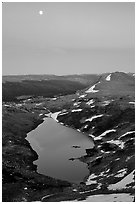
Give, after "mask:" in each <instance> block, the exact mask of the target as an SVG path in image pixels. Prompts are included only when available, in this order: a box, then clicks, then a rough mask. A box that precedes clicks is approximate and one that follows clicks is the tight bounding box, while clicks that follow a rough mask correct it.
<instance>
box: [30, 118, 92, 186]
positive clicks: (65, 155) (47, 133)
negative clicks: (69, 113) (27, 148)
mask: <svg viewBox="0 0 137 204" xmlns="http://www.w3.org/2000/svg"><path fill="white" fill-rule="evenodd" d="M27 140H28V141H29V142H30V144H31V146H32V148H33V149H34V150H35V151H36V152H37V154H38V155H39V158H38V160H37V161H35V162H34V163H35V164H36V165H37V166H38V168H37V169H38V172H39V173H41V174H45V175H47V176H51V177H54V178H58V179H62V180H67V181H70V182H76V183H79V182H80V181H82V180H83V179H84V177H85V176H87V175H88V173H89V172H88V169H87V165H86V164H85V163H83V162H80V161H79V160H69V159H70V158H77V157H80V156H82V155H85V153H86V152H85V149H88V148H92V147H93V142H92V140H91V139H90V138H89V137H87V136H86V135H84V134H82V133H80V132H77V131H75V130H73V129H71V128H68V127H65V126H62V125H60V124H59V123H57V122H56V121H55V120H53V119H52V118H46V119H45V121H44V122H43V123H42V124H41V125H39V126H38V127H37V128H36V129H35V130H33V131H31V132H30V133H28V136H27ZM74 145H76V146H80V148H74V147H73V146H74Z"/></svg>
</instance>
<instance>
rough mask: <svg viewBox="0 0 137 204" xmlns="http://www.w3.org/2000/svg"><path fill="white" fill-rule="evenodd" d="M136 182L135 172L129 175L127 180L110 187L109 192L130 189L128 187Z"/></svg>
mask: <svg viewBox="0 0 137 204" xmlns="http://www.w3.org/2000/svg"><path fill="white" fill-rule="evenodd" d="M132 182H134V171H132V172H131V173H130V174H128V175H127V176H126V177H125V178H123V179H122V180H121V181H119V182H117V183H116V184H111V185H109V186H108V189H109V190H119V189H123V188H128V187H127V185H128V184H130V183H132Z"/></svg>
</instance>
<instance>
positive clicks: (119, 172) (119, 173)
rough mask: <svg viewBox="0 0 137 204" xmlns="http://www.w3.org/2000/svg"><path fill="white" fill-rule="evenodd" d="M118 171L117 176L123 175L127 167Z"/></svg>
mask: <svg viewBox="0 0 137 204" xmlns="http://www.w3.org/2000/svg"><path fill="white" fill-rule="evenodd" d="M117 173H118V174H117V175H116V176H115V177H123V176H124V175H125V174H126V173H127V169H121V170H119V171H118V172H117Z"/></svg>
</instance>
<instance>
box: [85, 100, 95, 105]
mask: <svg viewBox="0 0 137 204" xmlns="http://www.w3.org/2000/svg"><path fill="white" fill-rule="evenodd" d="M93 103H94V100H93V99H91V100H89V101H88V102H87V103H86V104H87V105H91V104H93Z"/></svg>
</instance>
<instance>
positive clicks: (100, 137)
mask: <svg viewBox="0 0 137 204" xmlns="http://www.w3.org/2000/svg"><path fill="white" fill-rule="evenodd" d="M110 132H116V130H115V129H112V130H106V131H105V132H103V133H102V134H101V135H99V136H98V137H96V138H95V139H94V140H101V139H102V137H103V136H105V135H106V134H108V133H110Z"/></svg>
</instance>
